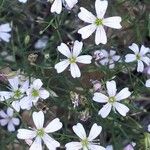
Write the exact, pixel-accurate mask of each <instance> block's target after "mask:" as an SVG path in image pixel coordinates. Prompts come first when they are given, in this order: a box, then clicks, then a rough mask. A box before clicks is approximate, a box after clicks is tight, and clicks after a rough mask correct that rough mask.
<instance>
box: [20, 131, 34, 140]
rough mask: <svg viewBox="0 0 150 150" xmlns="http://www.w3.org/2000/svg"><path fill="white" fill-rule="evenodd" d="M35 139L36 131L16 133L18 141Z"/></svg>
mask: <svg viewBox="0 0 150 150" xmlns="http://www.w3.org/2000/svg"><path fill="white" fill-rule="evenodd" d="M34 137H36V131H31V130H27V129H19V130H18V133H17V138H18V139H24V140H25V139H33V138H34Z"/></svg>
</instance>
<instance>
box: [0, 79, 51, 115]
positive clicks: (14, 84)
mask: <svg viewBox="0 0 150 150" xmlns="http://www.w3.org/2000/svg"><path fill="white" fill-rule="evenodd" d="M8 82H9V84H10V86H9V91H0V101H6V102H9V103H11V105H12V107H13V108H14V109H15V110H16V111H17V112H19V111H20V109H27V110H29V109H31V107H32V106H33V104H34V105H35V104H36V103H37V101H38V100H39V98H41V99H47V98H48V97H49V92H48V91H47V90H45V89H43V88H42V85H43V83H42V81H41V80H40V79H36V80H34V81H33V83H32V84H29V80H27V81H25V82H23V83H22V82H21V80H20V79H19V77H14V78H12V79H8Z"/></svg>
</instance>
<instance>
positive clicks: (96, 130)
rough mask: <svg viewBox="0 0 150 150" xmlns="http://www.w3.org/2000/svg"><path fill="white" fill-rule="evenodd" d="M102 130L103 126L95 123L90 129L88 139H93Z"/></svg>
mask: <svg viewBox="0 0 150 150" xmlns="http://www.w3.org/2000/svg"><path fill="white" fill-rule="evenodd" d="M101 131H102V127H101V126H98V125H97V124H96V123H94V124H93V126H92V128H91V130H90V133H89V136H88V141H93V140H94V139H95V138H96V137H97V136H98V135H99V134H100V133H101Z"/></svg>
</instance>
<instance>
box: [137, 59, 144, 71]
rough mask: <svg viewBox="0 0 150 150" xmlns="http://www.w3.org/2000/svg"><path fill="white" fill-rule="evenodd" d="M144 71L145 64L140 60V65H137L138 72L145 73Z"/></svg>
mask: <svg viewBox="0 0 150 150" xmlns="http://www.w3.org/2000/svg"><path fill="white" fill-rule="evenodd" d="M143 70H144V64H143V62H142V61H141V60H138V65H137V72H143Z"/></svg>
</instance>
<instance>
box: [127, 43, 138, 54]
mask: <svg viewBox="0 0 150 150" xmlns="http://www.w3.org/2000/svg"><path fill="white" fill-rule="evenodd" d="M129 48H130V49H131V50H132V51H133V52H134V53H135V54H138V53H139V47H138V45H137V44H135V43H133V44H132V45H131V46H129Z"/></svg>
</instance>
